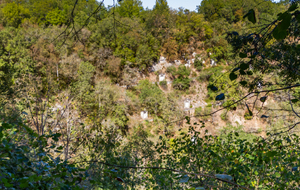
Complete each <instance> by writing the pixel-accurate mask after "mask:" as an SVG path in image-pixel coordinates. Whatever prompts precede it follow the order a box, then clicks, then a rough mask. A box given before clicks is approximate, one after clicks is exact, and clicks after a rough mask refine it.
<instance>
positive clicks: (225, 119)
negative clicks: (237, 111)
mask: <svg viewBox="0 0 300 190" xmlns="http://www.w3.org/2000/svg"><path fill="white" fill-rule="evenodd" d="M220 117H221V119H222V120H223V121H227V120H228V116H227V111H224V112H223V113H221V115H220Z"/></svg>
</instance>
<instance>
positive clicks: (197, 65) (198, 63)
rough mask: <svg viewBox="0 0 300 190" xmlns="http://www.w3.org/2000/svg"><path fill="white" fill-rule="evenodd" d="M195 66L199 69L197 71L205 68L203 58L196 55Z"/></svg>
mask: <svg viewBox="0 0 300 190" xmlns="http://www.w3.org/2000/svg"><path fill="white" fill-rule="evenodd" d="M194 66H195V68H196V69H197V71H201V70H202V68H203V63H202V60H201V59H200V58H199V57H197V56H196V57H195V61H194Z"/></svg>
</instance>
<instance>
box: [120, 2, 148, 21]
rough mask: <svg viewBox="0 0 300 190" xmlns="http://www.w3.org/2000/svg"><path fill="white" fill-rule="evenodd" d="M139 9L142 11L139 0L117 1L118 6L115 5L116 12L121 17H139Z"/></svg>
mask: <svg viewBox="0 0 300 190" xmlns="http://www.w3.org/2000/svg"><path fill="white" fill-rule="evenodd" d="M141 11H143V6H142V2H141V1H140V0H124V1H120V2H119V6H117V7H116V12H117V13H119V14H120V16H121V17H129V18H133V17H139V16H140V13H141Z"/></svg>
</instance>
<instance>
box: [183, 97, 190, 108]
mask: <svg viewBox="0 0 300 190" xmlns="http://www.w3.org/2000/svg"><path fill="white" fill-rule="evenodd" d="M190 107H191V100H190V99H188V98H187V99H185V100H184V109H190Z"/></svg>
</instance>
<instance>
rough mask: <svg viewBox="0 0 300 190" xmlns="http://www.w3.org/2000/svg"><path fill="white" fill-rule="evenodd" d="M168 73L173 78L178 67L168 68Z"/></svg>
mask: <svg viewBox="0 0 300 190" xmlns="http://www.w3.org/2000/svg"><path fill="white" fill-rule="evenodd" d="M167 73H170V74H171V75H172V76H175V74H176V67H175V66H171V67H168V68H167Z"/></svg>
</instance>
